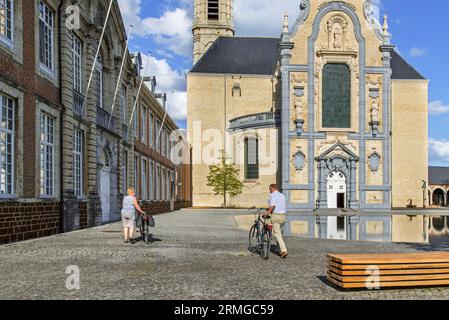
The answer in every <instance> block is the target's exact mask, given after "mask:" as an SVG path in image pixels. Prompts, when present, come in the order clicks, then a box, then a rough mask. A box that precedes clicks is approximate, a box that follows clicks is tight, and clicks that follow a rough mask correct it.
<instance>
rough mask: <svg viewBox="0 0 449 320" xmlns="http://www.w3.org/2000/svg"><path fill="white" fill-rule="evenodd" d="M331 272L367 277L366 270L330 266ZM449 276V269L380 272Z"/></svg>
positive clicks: (340, 274)
mask: <svg viewBox="0 0 449 320" xmlns="http://www.w3.org/2000/svg"><path fill="white" fill-rule="evenodd" d="M329 270H330V271H332V272H333V273H335V274H337V275H339V276H367V274H366V269H356V270H341V269H339V268H335V267H333V266H329ZM438 273H439V274H444V273H447V274H449V268H442V269H437V268H424V269H387V270H380V269H379V274H380V275H401V274H438Z"/></svg>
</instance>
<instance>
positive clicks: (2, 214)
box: [0, 202, 60, 244]
mask: <svg viewBox="0 0 449 320" xmlns="http://www.w3.org/2000/svg"><path fill="white" fill-rule="evenodd" d="M59 212H60V204H59V202H33V203H21V202H0V244H5V243H10V242H15V241H21V240H28V239H32V238H37V237H44V236H49V235H53V234H56V233H59V223H60V221H59Z"/></svg>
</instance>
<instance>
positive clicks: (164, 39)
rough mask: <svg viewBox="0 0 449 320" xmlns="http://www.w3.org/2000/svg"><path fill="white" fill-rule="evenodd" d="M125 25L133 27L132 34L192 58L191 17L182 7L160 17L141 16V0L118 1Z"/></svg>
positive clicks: (167, 11)
mask: <svg viewBox="0 0 449 320" xmlns="http://www.w3.org/2000/svg"><path fill="white" fill-rule="evenodd" d="M118 2H119V5H120V11H121V12H122V16H123V20H124V21H125V24H127V25H129V24H132V25H134V30H133V34H134V35H137V36H139V37H152V38H153V40H154V41H155V42H156V43H157V44H159V45H161V46H163V47H166V48H167V49H169V50H171V51H172V52H174V53H176V54H177V55H180V56H185V57H191V56H192V51H193V49H192V46H193V45H192V32H191V28H192V17H191V14H190V13H189V10H188V9H187V8H186V7H185V6H183V7H180V8H176V9H174V10H169V9H167V10H166V11H165V12H164V13H163V14H162V15H161V16H160V17H146V18H143V17H142V15H141V5H142V0H118Z"/></svg>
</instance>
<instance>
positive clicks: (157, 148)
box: [155, 118, 162, 154]
mask: <svg viewBox="0 0 449 320" xmlns="http://www.w3.org/2000/svg"><path fill="white" fill-rule="evenodd" d="M160 130H161V122H160V121H159V119H157V118H156V138H155V143H156V140H157V144H155V148H156V151H157V152H158V153H159V154H160V153H161V137H160V136H158V135H159V131H160ZM161 134H162V133H161Z"/></svg>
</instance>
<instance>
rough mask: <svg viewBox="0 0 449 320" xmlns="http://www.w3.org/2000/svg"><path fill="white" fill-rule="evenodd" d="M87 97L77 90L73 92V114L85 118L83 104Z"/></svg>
mask: <svg viewBox="0 0 449 320" xmlns="http://www.w3.org/2000/svg"><path fill="white" fill-rule="evenodd" d="M84 99H85V97H84V96H83V95H82V94H81V93H79V92H78V91H77V90H73V113H74V114H75V115H76V116H78V117H82V116H83V104H84Z"/></svg>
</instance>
